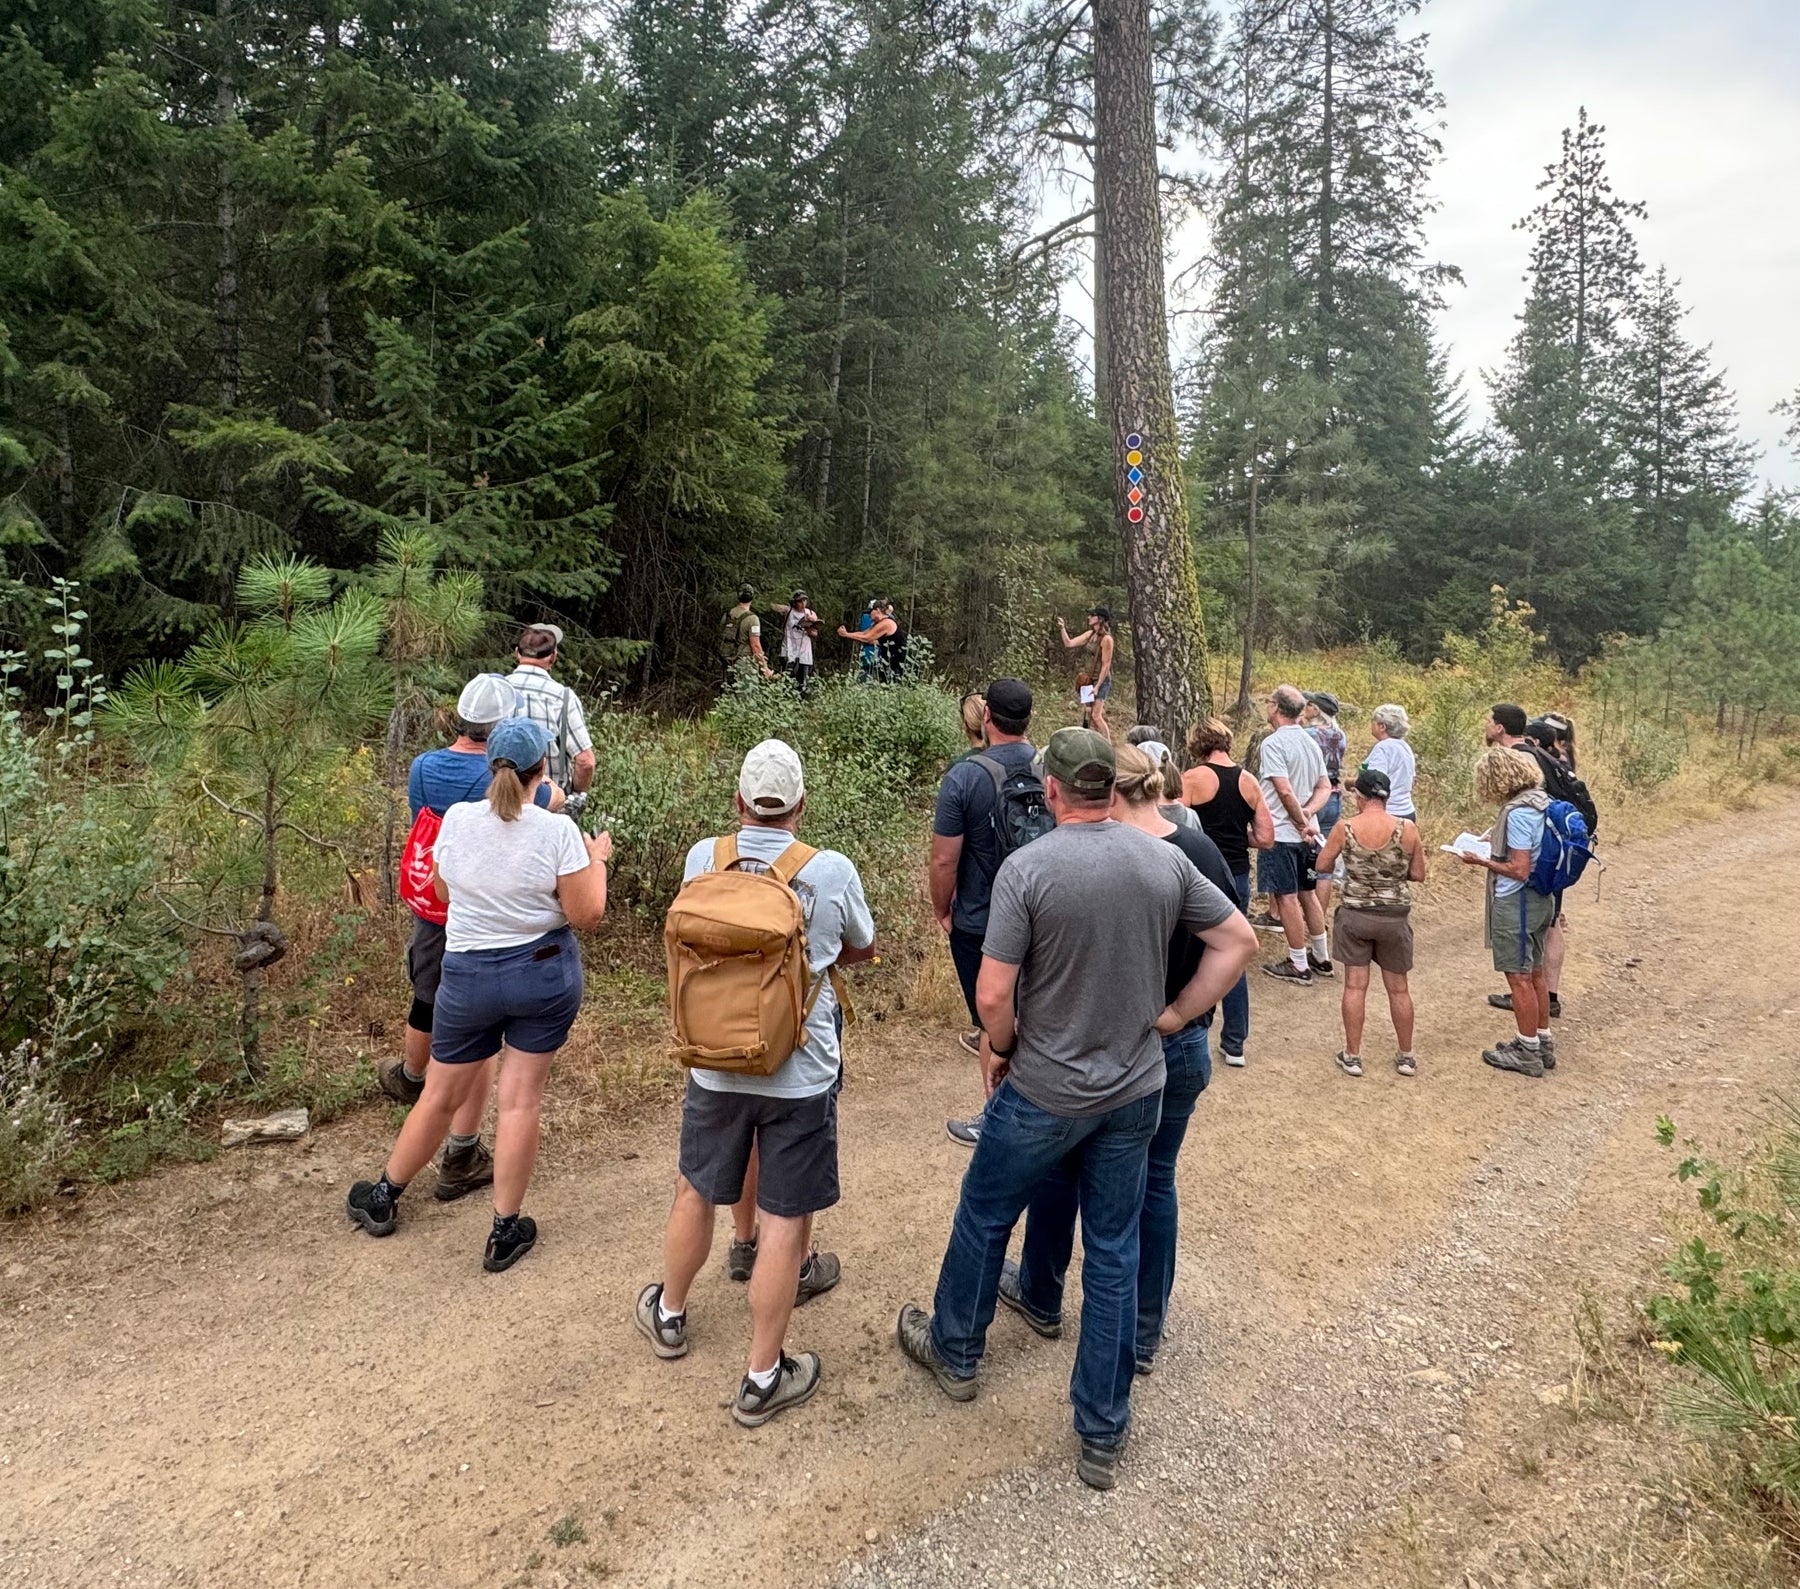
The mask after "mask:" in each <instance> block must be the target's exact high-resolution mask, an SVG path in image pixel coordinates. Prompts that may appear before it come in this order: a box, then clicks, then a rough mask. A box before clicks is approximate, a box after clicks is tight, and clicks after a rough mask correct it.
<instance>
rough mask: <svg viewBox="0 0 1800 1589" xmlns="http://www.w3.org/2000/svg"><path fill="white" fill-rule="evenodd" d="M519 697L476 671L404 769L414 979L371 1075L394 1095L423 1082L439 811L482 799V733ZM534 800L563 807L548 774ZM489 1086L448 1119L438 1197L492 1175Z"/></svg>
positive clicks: (438, 943) (403, 859) (412, 1091)
mask: <svg viewBox="0 0 1800 1589" xmlns="http://www.w3.org/2000/svg"><path fill="white" fill-rule="evenodd" d="M517 708H518V699H517V695H516V693H515V691H514V690H513V687H512V685H511V683H510V682H509V681H508V680H506V679H503V678H502V677H500V675H499V674H497V673H478V674H476V675H475V677H474V678H472V679H470V680H469V682H468V683H467V684H465V685H464V686H463V689H462V694H461V695H459V696H458V697H457V699H456V738H455V739H454V740H452V741H451V743H450V744H449V745H448V746H447V747H445V748H443V749H441V750H428V751H426V752H425V753H424V754H423V755H420V756H415V757H414V758H413V763H412V767H411V769H410V770H409V771H408V773H407V775H406V800H407V804H408V805H409V806H410V807H411V808H412V818H413V821H412V828H411V830H410V831H409V832H408V834H407V836H406V844H405V846H404V848H403V849H402V850H401V853H400V897H401V898H402V899H403V900H405V902H406V904H407V907H408V909H410V910H411V911H412V913H413V930H412V938H411V939H410V941H409V942H408V943H407V946H406V975H407V980H408V981H410V982H411V983H412V990H413V999H412V1008H411V1009H410V1010H409V1011H408V1012H407V1016H406V1031H405V1036H404V1038H403V1040H402V1041H403V1044H404V1051H403V1053H402V1055H401V1057H400V1058H398V1059H389V1060H385V1061H383V1063H382V1064H381V1066H380V1068H379V1070H378V1072H377V1075H378V1077H379V1079H380V1082H381V1090H382V1091H383V1092H385V1093H386V1094H387V1095H388V1097H390V1098H392V1099H393V1100H394V1101H395V1102H396V1103H403V1104H409V1105H410V1104H415V1103H417V1102H418V1101H419V1098H420V1096H421V1095H422V1094H423V1093H424V1090H425V1067H426V1064H427V1063H428V1062H429V1060H430V1059H431V1028H432V1021H433V1013H434V1009H435V1006H436V1004H437V991H438V984H439V982H440V980H441V979H442V977H443V969H444V928H445V922H446V920H447V919H448V917H449V907H448V906H447V905H446V904H445V903H444V902H443V901H442V900H440V899H439V898H438V897H437V895H436V893H435V892H434V891H433V889H432V888H431V871H432V864H433V861H434V859H435V857H434V854H433V850H434V847H435V845H436V842H437V834H438V829H439V827H440V826H441V825H442V823H443V819H444V813H445V812H446V811H448V810H449V809H450V807H451V806H453V805H461V804H462V803H464V802H465V801H471V800H481V799H483V798H485V797H486V795H487V788H488V784H489V783H490V782H491V781H492V779H493V774H492V773H491V771H490V770H489V768H488V762H487V742H488V735H489V734H490V733H491V732H492V731H493V729H494V727H495V725H496V724H499V723H503V722H505V721H506V720H507V719H509V718H511V717H512V716H513V715H514V714H515V712H516V711H517ZM536 801H537V804H539V805H541V806H545V807H547V808H548V809H550V810H552V811H559V810H561V809H562V804H563V795H562V790H560V789H558V788H557V787H556V786H555V785H554V784H553V783H551V782H550V781H549V780H548V779H546V780H545V781H544V782H543V783H541V784H539V785H538V789H537V794H536ZM489 1064H490V1068H491V1061H490V1062H489ZM487 1094H488V1090H487V1088H485V1087H480V1088H477V1089H475V1090H474V1092H473V1093H472V1094H471V1101H470V1102H469V1104H468V1105H467V1106H465V1108H464V1110H463V1112H462V1113H461V1114H460V1115H458V1116H457V1117H456V1119H455V1120H454V1121H453V1122H452V1124H451V1127H450V1136H449V1138H448V1140H447V1141H446V1142H445V1145H444V1157H443V1162H442V1164H441V1165H440V1166H439V1167H438V1180H437V1189H436V1191H435V1192H434V1193H433V1194H432V1195H433V1196H435V1197H436V1198H437V1199H438V1201H440V1202H449V1201H451V1200H452V1199H453V1198H458V1197H463V1196H466V1195H467V1194H468V1193H470V1192H473V1191H477V1190H479V1189H480V1188H481V1187H483V1186H487V1185H489V1184H490V1183H491V1182H492V1181H493V1179H494V1160H493V1158H492V1156H491V1155H490V1154H489V1153H488V1150H487V1149H486V1148H484V1147H483V1146H482V1145H481V1136H480V1132H481V1118H482V1114H483V1112H484V1111H485V1110H486V1107H487Z"/></svg>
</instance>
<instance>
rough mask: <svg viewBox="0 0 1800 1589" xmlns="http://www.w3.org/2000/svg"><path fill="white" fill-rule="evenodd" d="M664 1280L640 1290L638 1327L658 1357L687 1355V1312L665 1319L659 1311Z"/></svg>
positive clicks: (637, 1308) (634, 1311)
mask: <svg viewBox="0 0 1800 1589" xmlns="http://www.w3.org/2000/svg"><path fill="white" fill-rule="evenodd" d="M662 1293H663V1288H662V1282H661V1281H660V1280H658V1281H656V1282H655V1283H654V1284H652V1285H647V1286H645V1287H644V1289H643V1290H642V1291H640V1292H638V1299H637V1307H636V1308H635V1309H634V1310H633V1317H635V1318H636V1319H637V1327H638V1329H639V1330H641V1331H642V1332H643V1335H644V1338H645V1339H646V1340H647V1341H649V1343H650V1350H651V1351H653V1352H654V1353H656V1355H657V1356H658V1357H686V1356H687V1349H688V1339H687V1314H686V1312H685V1311H684V1312H681V1313H677V1314H676V1315H675V1317H674V1318H672V1319H664V1318H663V1316H662V1315H661V1314H660V1313H658V1312H657V1307H658V1305H659V1304H660V1303H661V1302H662Z"/></svg>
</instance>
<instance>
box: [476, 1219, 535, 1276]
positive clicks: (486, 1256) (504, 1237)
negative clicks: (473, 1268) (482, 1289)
mask: <svg viewBox="0 0 1800 1589" xmlns="http://www.w3.org/2000/svg"><path fill="white" fill-rule="evenodd" d="M536 1245H537V1221H536V1220H535V1219H533V1218H532V1217H531V1216H530V1215H529V1214H515V1215H514V1216H513V1217H512V1218H511V1219H507V1220H499V1219H497V1220H495V1221H494V1228H493V1230H492V1231H491V1232H490V1233H489V1235H488V1239H487V1250H486V1251H485V1252H483V1253H482V1255H481V1267H482V1268H483V1269H485V1270H487V1272H488V1273H489V1274H495V1275H497V1274H499V1273H500V1271H501V1270H502V1269H510V1268H512V1266H513V1265H514V1264H516V1263H517V1262H518V1261H519V1260H520V1259H521V1258H523V1257H524V1256H525V1254H526V1253H528V1252H530V1251H531V1249H532V1248H533V1247H535V1246H536Z"/></svg>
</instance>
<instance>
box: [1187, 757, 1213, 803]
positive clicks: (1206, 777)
mask: <svg viewBox="0 0 1800 1589" xmlns="http://www.w3.org/2000/svg"><path fill="white" fill-rule="evenodd" d="M1218 792H1219V775H1218V774H1217V773H1216V772H1214V771H1213V770H1212V768H1210V767H1209V766H1207V765H1206V763H1205V762H1201V763H1200V765H1199V766H1198V767H1190V768H1188V770H1187V771H1186V772H1184V773H1183V774H1182V775H1181V798H1182V800H1183V801H1184V802H1185V803H1186V804H1188V805H1190V806H1203V805H1205V804H1206V802H1207V801H1208V800H1210V799H1212V797H1213V796H1214V795H1215V794H1217V793H1218Z"/></svg>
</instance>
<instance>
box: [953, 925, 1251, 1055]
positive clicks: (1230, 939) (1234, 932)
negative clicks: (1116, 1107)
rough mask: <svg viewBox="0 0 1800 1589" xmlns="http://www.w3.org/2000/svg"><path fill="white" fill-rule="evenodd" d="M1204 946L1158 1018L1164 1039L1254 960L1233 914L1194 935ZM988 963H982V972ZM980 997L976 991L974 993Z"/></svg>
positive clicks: (1247, 930)
mask: <svg viewBox="0 0 1800 1589" xmlns="http://www.w3.org/2000/svg"><path fill="white" fill-rule="evenodd" d="M1196 936H1197V937H1198V938H1199V939H1200V941H1201V942H1202V943H1203V944H1205V945H1206V953H1205V954H1203V955H1201V957H1200V969H1199V970H1198V971H1196V972H1195V973H1194V976H1193V980H1192V981H1190V982H1189V983H1188V985H1187V986H1186V987H1185V988H1183V989H1182V990H1181V991H1180V992H1179V993H1178V994H1176V995H1175V1002H1174V1003H1173V1004H1171V1005H1170V1006H1169V1007H1168V1008H1167V1009H1166V1010H1164V1011H1163V1012H1162V1014H1161V1015H1160V1016H1158V1017H1157V1021H1156V1029H1157V1031H1159V1032H1161V1033H1162V1034H1163V1036H1165V1037H1167V1036H1168V1035H1169V1034H1170V1033H1172V1032H1179V1031H1180V1030H1181V1029H1182V1027H1184V1026H1186V1025H1187V1024H1188V1023H1189V1022H1190V1021H1195V1020H1198V1019H1199V1018H1200V1016H1201V1015H1202V1014H1203V1013H1204V1012H1205V1011H1207V1010H1210V1009H1211V1008H1212V1007H1213V1006H1214V1005H1215V1004H1217V1003H1218V1002H1219V1000H1220V999H1222V998H1224V997H1225V995H1226V994H1227V993H1229V992H1230V991H1231V990H1232V989H1233V988H1234V987H1236V986H1237V979H1238V978H1239V977H1240V976H1242V975H1243V974H1244V967H1245V966H1247V965H1249V964H1250V962H1251V961H1252V960H1254V959H1255V958H1256V929H1255V928H1254V927H1252V926H1251V925H1250V923H1249V921H1248V920H1247V919H1246V918H1245V917H1243V916H1242V915H1240V914H1239V913H1238V912H1237V911H1235V910H1234V911H1233V912H1232V913H1231V914H1230V915H1229V916H1227V917H1226V918H1225V919H1224V920H1223V921H1222V922H1220V923H1219V924H1218V926H1216V927H1208V928H1207V929H1206V930H1205V931H1204V932H1201V933H1199V934H1197V935H1196ZM988 964H989V962H987V961H985V960H984V961H982V970H983V971H984V972H985V971H986V969H987V967H988ZM976 997H977V999H979V997H980V993H979V990H977V994H976Z"/></svg>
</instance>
